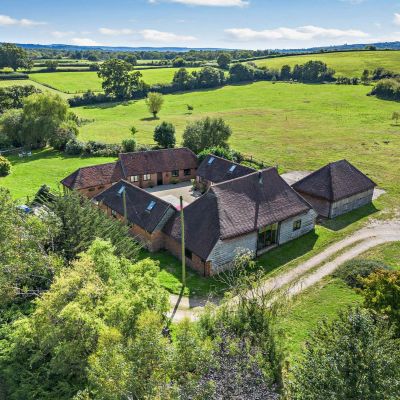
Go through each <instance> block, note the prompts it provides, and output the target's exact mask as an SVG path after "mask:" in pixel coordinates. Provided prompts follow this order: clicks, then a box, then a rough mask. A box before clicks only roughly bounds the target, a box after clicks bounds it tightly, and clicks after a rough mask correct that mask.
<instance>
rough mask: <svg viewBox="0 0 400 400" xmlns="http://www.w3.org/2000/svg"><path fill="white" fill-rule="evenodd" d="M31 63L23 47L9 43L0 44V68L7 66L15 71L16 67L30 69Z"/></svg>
mask: <svg viewBox="0 0 400 400" xmlns="http://www.w3.org/2000/svg"><path fill="white" fill-rule="evenodd" d="M32 65H33V64H32V61H31V60H30V58H29V54H28V52H27V51H26V50H24V49H23V48H21V47H18V46H17V45H15V44H11V43H3V44H2V45H1V46H0V68H4V67H8V68H12V69H13V70H14V71H16V70H17V69H18V68H26V69H30V68H31V67H32Z"/></svg>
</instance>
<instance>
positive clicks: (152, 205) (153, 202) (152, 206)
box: [146, 201, 156, 211]
mask: <svg viewBox="0 0 400 400" xmlns="http://www.w3.org/2000/svg"><path fill="white" fill-rule="evenodd" d="M155 205H156V202H155V201H151V202H150V203H149V205H148V206H147V208H146V211H151V210H152V209H153V208H154V206H155Z"/></svg>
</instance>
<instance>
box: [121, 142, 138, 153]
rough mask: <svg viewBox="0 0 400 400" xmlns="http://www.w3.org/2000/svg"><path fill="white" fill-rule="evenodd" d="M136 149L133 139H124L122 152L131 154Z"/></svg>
mask: <svg viewBox="0 0 400 400" xmlns="http://www.w3.org/2000/svg"><path fill="white" fill-rule="evenodd" d="M135 149H136V140H135V139H125V140H123V141H122V150H123V151H124V152H125V153H132V152H133V151H135Z"/></svg>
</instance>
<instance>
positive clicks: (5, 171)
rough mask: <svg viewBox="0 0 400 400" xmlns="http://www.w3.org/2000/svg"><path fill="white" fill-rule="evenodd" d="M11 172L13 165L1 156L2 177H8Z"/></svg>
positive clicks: (0, 170)
mask: <svg viewBox="0 0 400 400" xmlns="http://www.w3.org/2000/svg"><path fill="white" fill-rule="evenodd" d="M10 172H11V163H10V161H8V160H7V158H5V157H3V156H0V176H7V175H9V173H10Z"/></svg>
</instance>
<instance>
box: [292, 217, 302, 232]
mask: <svg viewBox="0 0 400 400" xmlns="http://www.w3.org/2000/svg"><path fill="white" fill-rule="evenodd" d="M300 228H301V219H298V220H297V221H294V222H293V231H298V230H299V229H300Z"/></svg>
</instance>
